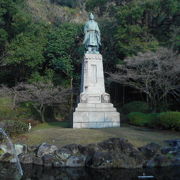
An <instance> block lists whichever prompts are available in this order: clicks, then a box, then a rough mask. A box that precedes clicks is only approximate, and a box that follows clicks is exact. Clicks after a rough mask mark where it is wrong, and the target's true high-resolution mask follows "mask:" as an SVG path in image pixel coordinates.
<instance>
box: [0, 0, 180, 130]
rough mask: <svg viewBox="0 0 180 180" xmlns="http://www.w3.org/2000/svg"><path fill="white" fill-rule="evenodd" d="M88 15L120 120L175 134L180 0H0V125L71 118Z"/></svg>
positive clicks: (179, 105) (179, 106) (179, 120)
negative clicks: (92, 17) (95, 24)
mask: <svg viewBox="0 0 180 180" xmlns="http://www.w3.org/2000/svg"><path fill="white" fill-rule="evenodd" d="M89 12H93V13H94V14H95V16H96V21H98V23H99V26H100V30H101V36H102V47H101V50H100V51H101V54H102V55H103V60H104V71H105V77H106V89H107V91H108V92H109V93H110V94H111V98H112V102H113V103H114V104H115V105H116V107H117V108H118V110H119V111H120V112H121V114H122V117H121V120H122V121H126V122H129V123H131V124H133V125H139V126H149V127H159V128H166V129H168V128H170V129H176V130H178V129H179V127H180V113H179V112H178V111H179V110H180V78H179V77H180V56H179V52H180V1H179V0H0V85H1V88H0V97H1V98H0V120H1V123H4V124H8V123H9V124H12V123H14V121H16V123H17V122H19V124H20V126H22V127H23V128H24V127H25V126H26V125H24V124H22V123H24V122H25V123H26V124H27V123H28V122H31V123H32V124H33V125H34V124H36V123H37V122H36V121H35V120H37V119H39V120H40V121H42V122H44V121H53V120H64V119H71V115H72V112H73V110H74V108H75V106H76V103H77V99H78V94H79V85H80V73H81V61H82V58H83V54H84V47H83V45H82V41H83V38H84V35H83V25H84V23H85V21H86V20H87V19H88V13H89ZM7 122H8V123H7ZM4 126H5V125H4ZM18 127H19V126H18ZM18 127H17V131H18V130H19V131H20V129H21V128H18ZM23 128H22V129H23Z"/></svg>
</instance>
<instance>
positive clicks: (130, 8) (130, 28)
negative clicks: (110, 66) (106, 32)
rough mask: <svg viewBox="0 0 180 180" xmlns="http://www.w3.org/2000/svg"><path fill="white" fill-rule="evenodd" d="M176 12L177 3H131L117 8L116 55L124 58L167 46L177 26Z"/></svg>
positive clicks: (162, 0) (174, 0) (169, 0)
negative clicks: (160, 46)
mask: <svg viewBox="0 0 180 180" xmlns="http://www.w3.org/2000/svg"><path fill="white" fill-rule="evenodd" d="M179 8H180V3H179V1H178V0H153V1H152V0H144V1H142V0H134V1H131V2H130V3H127V4H125V5H122V6H119V7H117V13H116V19H117V24H118V25H117V28H116V33H115V35H114V39H115V41H116V49H117V50H116V52H117V53H118V54H120V55H121V58H123V57H127V56H130V55H136V54H137V53H138V52H145V51H147V50H150V51H153V50H156V49H157V47H158V46H159V44H160V45H163V46H164V45H168V43H169V42H168V41H169V39H171V36H172V32H173V28H174V27H178V26H179ZM118 51H119V52H118Z"/></svg>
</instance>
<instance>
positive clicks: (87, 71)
mask: <svg viewBox="0 0 180 180" xmlns="http://www.w3.org/2000/svg"><path fill="white" fill-rule="evenodd" d="M119 126H120V114H119V113H118V112H117V111H116V109H115V108H114V107H113V104H111V103H110V96H109V94H107V93H106V92H105V86H104V72H103V63H102V55H101V54H85V56H84V61H83V63H82V73H81V93H80V103H79V104H78V106H77V108H76V110H75V112H74V113H73V128H105V127H119Z"/></svg>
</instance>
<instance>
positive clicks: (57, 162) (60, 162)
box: [53, 161, 66, 168]
mask: <svg viewBox="0 0 180 180" xmlns="http://www.w3.org/2000/svg"><path fill="white" fill-rule="evenodd" d="M65 166H66V164H65V163H64V162H63V161H54V162H53V167H56V168H59V167H65Z"/></svg>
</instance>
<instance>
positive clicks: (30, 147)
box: [27, 146, 38, 153]
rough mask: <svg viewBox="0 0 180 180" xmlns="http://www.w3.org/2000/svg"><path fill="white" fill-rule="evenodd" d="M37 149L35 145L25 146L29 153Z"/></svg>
mask: <svg viewBox="0 0 180 180" xmlns="http://www.w3.org/2000/svg"><path fill="white" fill-rule="evenodd" d="M37 149H38V148H37V146H28V147H27V151H28V152H30V153H31V152H36V151H37Z"/></svg>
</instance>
